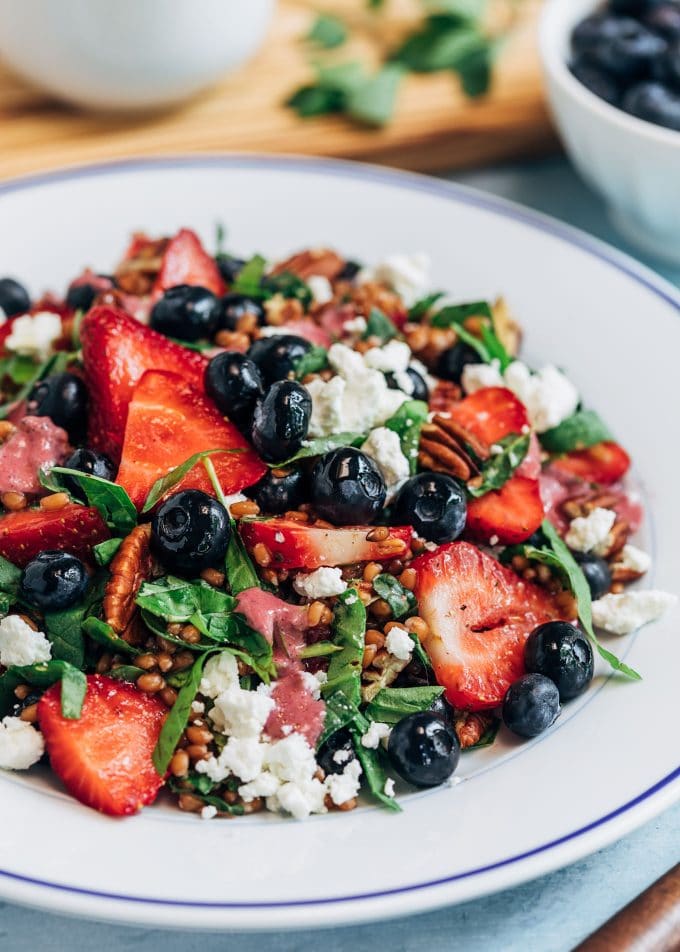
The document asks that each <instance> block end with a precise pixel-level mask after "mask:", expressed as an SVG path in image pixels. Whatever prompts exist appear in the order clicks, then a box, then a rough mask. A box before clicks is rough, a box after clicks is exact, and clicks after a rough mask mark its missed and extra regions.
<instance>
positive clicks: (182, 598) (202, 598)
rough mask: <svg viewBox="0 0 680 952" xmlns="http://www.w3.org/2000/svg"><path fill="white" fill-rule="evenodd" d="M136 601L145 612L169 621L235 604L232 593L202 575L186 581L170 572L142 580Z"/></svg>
mask: <svg viewBox="0 0 680 952" xmlns="http://www.w3.org/2000/svg"><path fill="white" fill-rule="evenodd" d="M135 601H136V603H137V605H139V607H140V608H142V609H144V610H145V611H146V612H149V613H150V614H152V615H156V616H157V617H159V618H163V619H164V620H165V621H166V622H171V623H172V622H188V621H190V620H191V618H192V616H194V615H197V614H213V613H215V612H231V611H233V609H234V606H235V605H236V601H235V599H234V598H232V596H231V595H227V593H226V592H221V591H219V589H216V588H213V587H212V586H211V585H208V583H207V582H204V581H203V580H202V579H201V580H200V581H197V582H187V581H186V580H185V579H180V578H176V577H175V576H172V575H168V576H165V577H164V578H161V579H157V580H155V581H153V582H143V583H142V586H141V588H140V590H139V592H138V594H137V598H136V600H135Z"/></svg>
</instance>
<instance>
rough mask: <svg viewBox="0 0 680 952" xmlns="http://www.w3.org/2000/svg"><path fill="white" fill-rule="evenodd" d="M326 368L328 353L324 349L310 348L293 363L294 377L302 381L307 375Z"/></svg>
mask: <svg viewBox="0 0 680 952" xmlns="http://www.w3.org/2000/svg"><path fill="white" fill-rule="evenodd" d="M327 366H328V351H327V350H326V348H325V347H316V346H312V347H310V348H309V350H308V351H307V353H306V354H303V355H302V357H300V359H299V360H298V361H297V362H296V363H295V376H296V378H297V379H298V380H302V379H303V377H306V376H307V374H315V373H318V372H319V371H320V370H325V369H326V367H327Z"/></svg>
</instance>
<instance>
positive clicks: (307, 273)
mask: <svg viewBox="0 0 680 952" xmlns="http://www.w3.org/2000/svg"><path fill="white" fill-rule="evenodd" d="M344 267H345V261H344V258H341V257H340V255H339V254H338V253H337V251H333V250H332V249H330V248H309V249H307V250H306V251H299V252H298V253H297V254H295V255H291V257H290V258H286V260H285V261H281V262H279V264H277V265H276V266H275V267H273V268H272V274H283V273H284V272H286V271H288V272H290V273H291V274H296V275H297V276H298V278H302V280H303V281H305V280H306V279H307V278H311V277H312V275H315V274H318V275H320V276H321V277H324V278H328V280H329V281H333V280H334V278H337V276H338V275H339V274H340V272H341V271H342V269H343V268H344Z"/></svg>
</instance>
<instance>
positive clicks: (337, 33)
mask: <svg viewBox="0 0 680 952" xmlns="http://www.w3.org/2000/svg"><path fill="white" fill-rule="evenodd" d="M305 39H306V40H307V41H308V42H309V43H314V44H315V45H316V46H321V47H323V48H324V49H326V50H331V49H334V48H335V47H336V46H342V44H343V43H344V42H345V40H346V39H347V27H346V26H345V24H344V23H343V21H342V20H341V19H340V18H339V17H335V16H332V15H330V14H327V13H320V14H319V15H318V17H317V18H316V20H315V21H314V23H313V24H312V27H311V29H310V31H309V33H308V34H307V36H306V37H305Z"/></svg>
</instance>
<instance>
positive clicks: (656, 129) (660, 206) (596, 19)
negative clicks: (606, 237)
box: [540, 0, 680, 264]
mask: <svg viewBox="0 0 680 952" xmlns="http://www.w3.org/2000/svg"><path fill="white" fill-rule="evenodd" d="M540 48H541V58H542V61H543V70H544V76H545V82H546V87H547V92H548V97H549V100H550V105H551V108H552V112H553V116H554V118H555V121H556V123H557V126H558V129H559V131H560V133H561V135H562V138H563V140H564V144H565V147H566V149H567V152H568V153H569V155H570V157H571V159H572V160H573V162H574V164H575V165H576V167H577V168H578V170H579V171H580V172H581V174H582V175H583V177H584V178H585V179H586V181H587V182H588V183H589V184H590V185H591V186H592V187H593V188H595V189H596V190H597V191H598V192H600V194H602V195H603V196H604V198H605V199H606V201H607V203H608V205H609V210H610V214H611V217H612V220H613V221H614V223H615V224H616V226H617V227H618V228H619V230H620V231H621V232H622V233H623V234H624V235H625V236H626V237H627V238H628V239H629V240H630V241H632V242H633V243H635V244H636V245H638V246H639V247H641V248H643V249H644V250H645V251H647V252H649V253H651V254H653V255H655V256H657V257H660V258H662V259H664V260H666V261H670V262H671V263H674V264H680V188H677V187H676V186H677V176H678V167H679V164H680V0H548V3H547V4H546V6H545V10H544V13H543V18H542V22H541V30H540ZM674 183H676V184H675V185H674Z"/></svg>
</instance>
